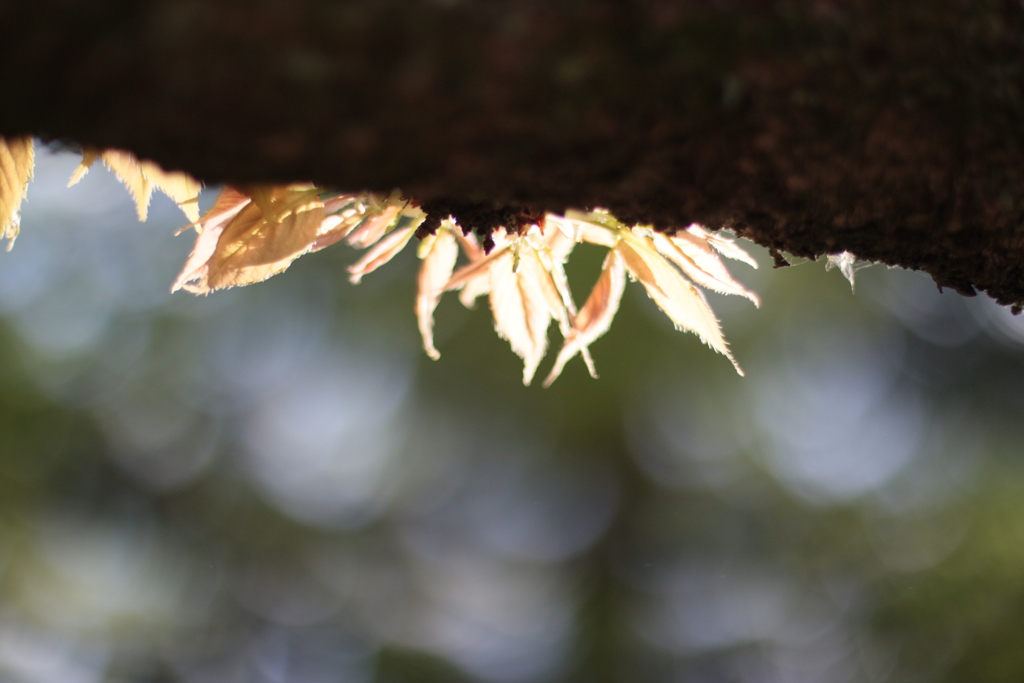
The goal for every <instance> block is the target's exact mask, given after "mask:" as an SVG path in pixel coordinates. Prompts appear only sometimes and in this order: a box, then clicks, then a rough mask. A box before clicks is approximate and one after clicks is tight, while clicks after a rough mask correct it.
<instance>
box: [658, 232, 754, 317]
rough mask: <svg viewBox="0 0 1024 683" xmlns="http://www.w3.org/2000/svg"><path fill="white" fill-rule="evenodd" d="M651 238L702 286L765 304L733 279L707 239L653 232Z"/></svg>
mask: <svg viewBox="0 0 1024 683" xmlns="http://www.w3.org/2000/svg"><path fill="white" fill-rule="evenodd" d="M651 239H652V240H653V241H654V246H655V247H657V249H658V251H659V252H661V253H662V255H664V256H666V257H668V259H669V260H671V261H672V262H673V263H675V264H676V265H677V266H679V268H680V270H682V271H683V272H684V273H686V275H688V276H689V277H690V279H691V280H693V281H694V282H696V283H697V284H698V285H700V286H701V287H707V288H708V289H710V290H712V291H715V292H719V293H720V294H737V295H739V296H743V297H746V298H748V299H750V300H751V301H752V302H754V305H755V306H760V305H761V300H760V299H759V298H758V297H757V295H756V294H754V293H753V292H751V291H750V290H748V289H747V288H746V287H744V286H743V285H741V284H740V283H738V282H736V280H734V279H733V277H732V275H730V274H729V271H728V270H726V268H725V264H723V263H722V260H721V259H720V258H719V257H718V254H717V253H715V251H714V249H712V248H711V245H710V244H709V243H708V242H707V241H706V240H703V239H700V238H697V237H695V236H693V235H690V234H687V236H686V237H685V238H670V237H666V236H665V235H663V234H661V233H659V232H656V233H654V234H652V235H651Z"/></svg>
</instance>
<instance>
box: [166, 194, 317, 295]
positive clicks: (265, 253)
mask: <svg viewBox="0 0 1024 683" xmlns="http://www.w3.org/2000/svg"><path fill="white" fill-rule="evenodd" d="M318 193H319V190H317V189H316V188H314V187H313V186H312V185H307V184H302V185H289V186H284V187H275V188H273V190H272V191H271V192H270V193H269V197H270V199H269V202H270V203H269V204H268V205H267V206H268V211H269V212H270V213H271V216H269V217H268V216H266V215H265V214H264V210H263V209H261V208H260V206H259V205H257V204H256V203H255V202H248V203H245V204H243V205H242V208H241V210H239V211H237V212H235V213H234V214H233V215H231V212H230V211H225V212H224V213H222V220H211V221H208V222H207V223H206V224H204V225H203V231H202V233H201V234H200V236H199V238H198V239H197V240H196V244H195V247H193V250H192V255H191V256H190V257H189V260H188V262H187V263H186V264H185V268H184V269H183V270H182V272H181V274H180V275H179V276H178V279H177V281H176V282H175V284H174V287H173V289H172V291H174V290H177V289H186V290H188V291H190V292H193V293H195V294H205V293H208V292H210V291H212V290H215V289H222V288H224V287H235V286H239V285H247V284H251V283H253V282H260V281H262V280H265V279H267V278H268V277H270V276H271V275H276V274H277V273H280V272H281V271H283V270H285V269H286V268H287V267H288V266H289V265H291V262H292V261H294V260H295V259H296V258H297V257H299V256H300V255H301V254H303V253H305V252H306V251H308V250H309V248H310V246H311V245H312V244H313V243H314V242H315V241H316V238H317V232H318V231H319V229H320V225H321V224H322V223H323V221H324V207H323V202H321V201H320V198H319V195H318ZM225 203H227V202H225ZM208 215H209V214H208Z"/></svg>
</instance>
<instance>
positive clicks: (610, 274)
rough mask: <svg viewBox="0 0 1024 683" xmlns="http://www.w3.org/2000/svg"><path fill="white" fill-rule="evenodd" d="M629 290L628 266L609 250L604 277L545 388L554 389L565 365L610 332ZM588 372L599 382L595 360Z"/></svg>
mask: <svg viewBox="0 0 1024 683" xmlns="http://www.w3.org/2000/svg"><path fill="white" fill-rule="evenodd" d="M625 288H626V266H625V264H624V263H623V260H622V257H621V256H620V255H619V254H618V252H616V251H615V250H612V251H609V252H608V256H607V257H605V260H604V266H603V267H602V269H601V275H600V277H598V279H597V282H596V283H595V284H594V288H593V289H592V290H591V292H590V296H589V297H587V301H586V303H584V304H583V308H581V309H580V311H579V313H578V314H576V316H575V320H574V323H573V327H572V329H571V330H570V332H569V334H568V335H567V336H566V339H565V342H564V343H563V344H562V349H561V350H560V351H559V352H558V357H557V358H556V359H555V365H554V367H553V368H552V369H551V373H550V374H549V375H548V376H547V379H545V380H544V386H545V387H548V386H551V383H552V382H554V381H555V380H556V379H558V377H559V375H561V374H562V369H563V368H564V367H565V364H566V363H568V362H569V361H570V360H572V358H573V357H574V356H575V355H576V354H577V353H580V352H581V351H582V352H584V353H585V352H586V351H587V349H588V347H589V346H590V344H592V343H594V341H595V340H597V339H598V338H599V337H601V336H602V335H603V334H604V333H605V332H607V331H608V329H609V328H610V327H611V324H612V320H613V319H614V318H615V313H616V312H617V311H618V310H619V304H620V303H621V302H622V292H623V291H624V290H625ZM584 357H585V358H586V357H587V356H584ZM587 369H588V370H589V371H590V375H591V377H593V378H595V379H597V372H596V370H595V369H594V366H593V362H592V361H591V362H589V363H587Z"/></svg>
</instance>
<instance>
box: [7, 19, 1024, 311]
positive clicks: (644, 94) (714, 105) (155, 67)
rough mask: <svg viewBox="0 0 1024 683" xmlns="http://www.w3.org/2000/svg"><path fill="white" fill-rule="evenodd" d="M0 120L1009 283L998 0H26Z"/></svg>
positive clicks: (1016, 219) (12, 28)
mask: <svg viewBox="0 0 1024 683" xmlns="http://www.w3.org/2000/svg"><path fill="white" fill-rule="evenodd" d="M0 26H3V27H4V29H5V30H4V37H3V40H2V41H0V92H2V93H3V95H4V97H3V105H2V106H0V134H6V135H14V134H20V133H34V134H37V135H41V136H43V137H45V138H48V139H55V140H62V141H69V142H75V143H84V144H90V145H94V146H101V147H121V148H126V149H130V150H132V151H134V152H136V153H137V154H139V155H140V156H144V157H149V158H152V159H155V160H157V161H159V162H160V163H162V164H163V165H165V166H167V167H169V168H178V169H184V170H187V171H190V172H191V173H192V174H194V175H196V176H197V177H200V178H202V179H203V180H205V181H207V182H224V181H228V182H254V181H261V182H268V181H273V182H279V181H295V180H313V181H315V182H317V183H319V184H323V185H327V186H330V187H335V188H339V189H345V190H362V189H372V190H390V189H391V188H394V187H400V188H402V189H403V191H405V192H406V193H407V194H408V195H409V196H411V197H415V198H417V199H419V200H420V201H422V202H424V203H425V205H426V206H427V207H431V206H434V207H441V208H439V209H438V210H445V211H447V210H450V211H452V212H454V213H455V214H456V215H457V217H458V216H459V215H461V216H463V218H464V219H466V220H468V219H470V218H472V217H475V219H476V220H478V221H484V222H487V221H488V220H496V219H495V218H494V217H497V216H508V215H516V214H523V215H533V214H537V213H540V212H543V211H555V212H559V211H562V210H564V209H566V208H573V207H574V208H588V207H605V208H608V209H610V210H611V211H612V212H613V213H614V214H615V215H617V216H618V217H619V218H621V219H622V220H623V221H626V222H637V223H653V224H655V225H656V226H658V227H660V228H673V227H684V226H686V225H689V224H690V223H693V222H697V223H701V224H704V225H706V226H708V227H712V228H719V227H732V228H733V229H735V230H736V231H737V232H738V233H739V234H741V235H744V236H746V237H750V238H751V239H753V240H755V241H756V242H759V243H761V244H763V245H766V246H768V247H771V248H774V249H781V250H786V251H790V252H792V253H794V254H797V255H801V256H815V255H819V254H823V253H834V252H839V251H844V250H849V251H852V252H853V253H855V254H856V255H857V256H859V257H861V258H866V259H872V260H877V261H883V262H885V263H889V264H893V265H901V266H906V267H910V268H919V269H923V270H926V271H928V272H929V273H931V274H932V276H933V277H934V278H935V279H936V281H937V282H938V283H939V284H940V285H943V286H948V287H952V288H955V289H957V290H958V291H961V292H964V293H970V292H972V291H973V288H974V287H977V288H980V289H983V290H985V291H987V292H989V293H990V294H991V295H992V296H994V297H995V298H996V299H997V300H999V301H1001V302H1003V303H1018V304H1019V303H1024V227H1022V226H1024V47H1022V45H1024V10H1022V7H1021V4H1020V3H1019V2H1017V1H1016V0H907V1H905V2H894V1H893V0H790V1H788V2H785V1H778V2H774V1H772V0H733V1H731V2H730V1H728V0H692V1H690V2H680V1H675V2H673V1H670V0H634V1H632V2H627V1H621V2H596V1H594V2H583V1H581V0H462V1H460V0H434V1H429V2H428V1H426V0H401V1H399V0H350V1H348V2H338V1H335V0H263V1H262V2H256V1H253V0H249V1H243V0H236V1H227V0H156V1H151V2H144V1H141V0H35V1H34V2H6V3H3V4H2V6H0Z"/></svg>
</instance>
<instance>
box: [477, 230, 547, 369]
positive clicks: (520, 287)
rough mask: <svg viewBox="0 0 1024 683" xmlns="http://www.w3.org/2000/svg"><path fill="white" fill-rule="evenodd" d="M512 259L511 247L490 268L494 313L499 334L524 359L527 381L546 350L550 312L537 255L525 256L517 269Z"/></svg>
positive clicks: (492, 311) (491, 300)
mask: <svg viewBox="0 0 1024 683" xmlns="http://www.w3.org/2000/svg"><path fill="white" fill-rule="evenodd" d="M528 253H529V252H528ZM512 261H513V258H512V251H511V250H505V251H504V252H503V253H502V254H501V256H499V257H498V258H497V259H495V260H494V261H492V262H491V265H490V266H489V268H488V272H489V274H490V280H491V292H490V303H491V313H492V314H493V315H494V329H495V331H496V332H497V333H498V336H499V337H501V338H502V339H505V340H506V341H508V342H509V344H510V345H511V346H512V350H513V351H514V352H515V353H516V354H517V355H518V356H519V357H520V358H522V359H523V384H527V385H528V384H530V382H531V381H532V380H533V375H534V374H535V373H536V372H537V366H538V365H540V361H541V360H542V359H543V358H544V354H545V353H546V352H547V348H548V326H549V325H550V324H551V314H550V310H549V308H548V301H547V297H546V295H545V293H544V291H543V288H542V285H541V284H540V277H541V275H542V274H541V273H539V272H538V270H540V266H539V262H538V261H537V259H536V258H531V257H527V258H524V259H522V261H521V263H520V267H519V269H518V271H513V270H512Z"/></svg>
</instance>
